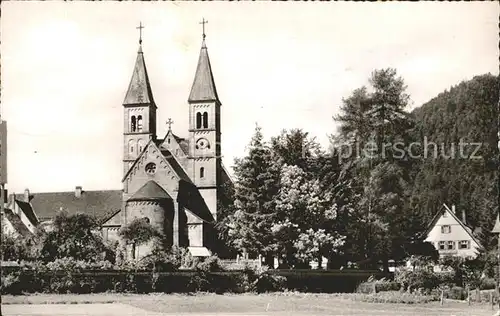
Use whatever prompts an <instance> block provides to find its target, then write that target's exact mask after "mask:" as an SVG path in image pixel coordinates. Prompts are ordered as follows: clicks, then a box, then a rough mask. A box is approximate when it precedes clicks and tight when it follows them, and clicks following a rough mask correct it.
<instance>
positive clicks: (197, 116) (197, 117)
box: [196, 112, 201, 128]
mask: <svg viewBox="0 0 500 316" xmlns="http://www.w3.org/2000/svg"><path fill="white" fill-rule="evenodd" d="M196 128H201V113H200V112H198V113H196Z"/></svg>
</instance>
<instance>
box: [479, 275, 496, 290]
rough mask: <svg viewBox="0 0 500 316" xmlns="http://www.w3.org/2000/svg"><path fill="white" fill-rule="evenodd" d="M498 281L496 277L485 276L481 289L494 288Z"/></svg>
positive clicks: (480, 285)
mask: <svg viewBox="0 0 500 316" xmlns="http://www.w3.org/2000/svg"><path fill="white" fill-rule="evenodd" d="M495 284H496V281H495V279H494V278H483V279H482V280H481V283H480V284H479V289H481V290H492V289H494V288H495Z"/></svg>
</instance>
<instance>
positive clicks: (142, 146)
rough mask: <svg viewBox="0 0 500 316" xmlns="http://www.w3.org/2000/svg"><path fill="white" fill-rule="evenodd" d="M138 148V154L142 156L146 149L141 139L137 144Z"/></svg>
mask: <svg viewBox="0 0 500 316" xmlns="http://www.w3.org/2000/svg"><path fill="white" fill-rule="evenodd" d="M137 147H139V148H138V151H137V154H140V153H141V152H142V150H143V149H144V143H143V141H142V139H139V141H138V142H137Z"/></svg>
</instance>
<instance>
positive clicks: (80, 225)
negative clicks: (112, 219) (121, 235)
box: [40, 213, 114, 262]
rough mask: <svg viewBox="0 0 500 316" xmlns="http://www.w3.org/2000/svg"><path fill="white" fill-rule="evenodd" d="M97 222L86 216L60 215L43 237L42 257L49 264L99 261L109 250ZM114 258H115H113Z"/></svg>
mask: <svg viewBox="0 0 500 316" xmlns="http://www.w3.org/2000/svg"><path fill="white" fill-rule="evenodd" d="M98 228H99V227H98V224H97V221H96V220H95V219H94V218H93V217H91V216H89V215H86V214H75V215H67V214H66V213H60V214H58V215H57V216H56V217H55V219H54V221H53V229H52V230H51V231H49V232H46V233H44V234H43V235H42V236H41V239H42V240H41V250H40V256H41V258H42V260H44V261H46V262H48V261H53V260H54V259H58V258H65V257H72V258H74V259H75V260H85V261H92V262H94V261H98V260H100V259H103V254H104V253H106V252H107V251H108V250H109V249H107V247H106V246H105V245H104V243H103V241H102V237H101V236H100V233H99V231H98ZM111 257H114V256H111Z"/></svg>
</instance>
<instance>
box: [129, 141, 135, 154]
mask: <svg viewBox="0 0 500 316" xmlns="http://www.w3.org/2000/svg"><path fill="white" fill-rule="evenodd" d="M128 151H129V152H130V153H131V154H133V153H134V141H133V140H129V141H128Z"/></svg>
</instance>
